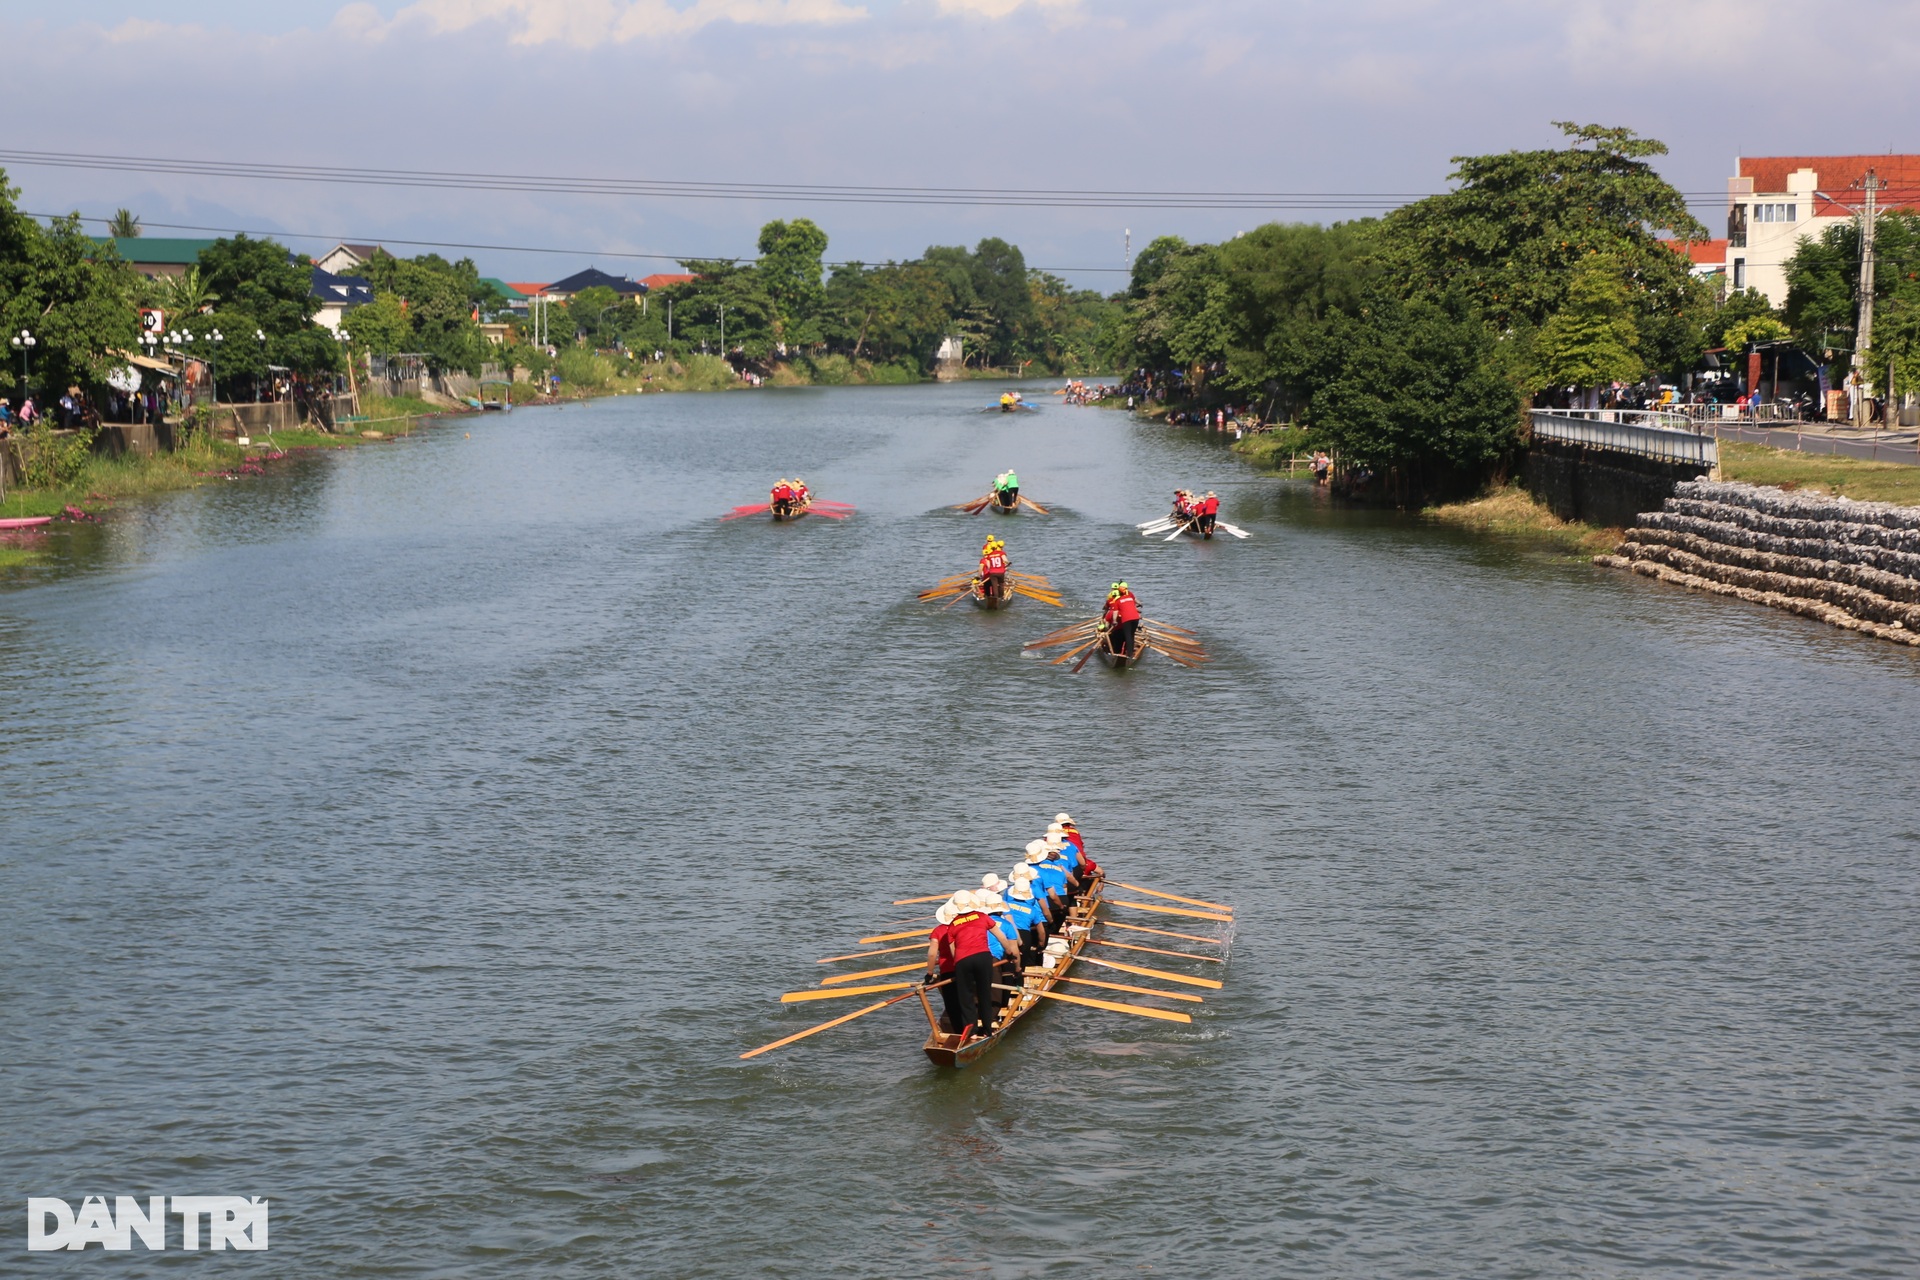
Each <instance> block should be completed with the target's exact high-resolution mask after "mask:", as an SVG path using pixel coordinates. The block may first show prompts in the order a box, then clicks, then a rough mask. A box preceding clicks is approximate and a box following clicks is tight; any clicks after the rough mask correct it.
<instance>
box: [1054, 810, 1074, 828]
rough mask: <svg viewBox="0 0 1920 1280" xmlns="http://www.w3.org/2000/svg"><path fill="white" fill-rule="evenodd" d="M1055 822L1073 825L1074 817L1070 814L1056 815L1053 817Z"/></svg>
mask: <svg viewBox="0 0 1920 1280" xmlns="http://www.w3.org/2000/svg"><path fill="white" fill-rule="evenodd" d="M1053 820H1054V821H1055V822H1059V823H1063V824H1065V825H1067V826H1072V825H1073V815H1072V814H1070V813H1056V814H1054V815H1053Z"/></svg>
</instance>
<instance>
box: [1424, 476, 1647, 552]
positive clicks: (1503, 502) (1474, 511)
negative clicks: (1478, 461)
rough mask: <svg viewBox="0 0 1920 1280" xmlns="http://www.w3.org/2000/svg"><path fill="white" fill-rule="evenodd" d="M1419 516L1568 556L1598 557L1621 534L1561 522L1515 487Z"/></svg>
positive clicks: (1434, 508) (1575, 522)
mask: <svg viewBox="0 0 1920 1280" xmlns="http://www.w3.org/2000/svg"><path fill="white" fill-rule="evenodd" d="M1420 514H1421V516H1422V518H1424V519H1427V520H1431V521H1433V522H1434V523H1436V524H1443V525H1448V526H1450V527H1452V528H1455V529H1467V530H1471V531H1472V532H1474V533H1486V534H1493V535H1495V536H1497V537H1503V538H1511V539H1514V540H1515V541H1519V542H1525V543H1530V544H1532V545H1535V546H1540V547H1545V548H1547V549H1550V550H1554V551H1559V552H1563V553H1565V554H1567V555H1574V556H1581V557H1586V556H1593V555H1599V554H1601V553H1602V552H1607V551H1612V550H1613V549H1614V548H1615V547H1616V546H1618V545H1620V537H1621V533H1620V530H1618V529H1603V528H1600V527H1598V526H1596V525H1590V524H1583V523H1581V522H1580V521H1578V520H1562V519H1561V518H1560V517H1559V516H1556V515H1554V514H1553V512H1551V511H1549V510H1548V509H1547V507H1546V504H1545V503H1543V502H1541V501H1540V500H1539V499H1537V498H1535V497H1534V496H1533V495H1532V494H1530V493H1528V492H1527V491H1526V490H1525V489H1522V488H1521V487H1519V486H1518V485H1510V484H1509V485H1500V486H1498V487H1496V488H1493V489H1491V490H1489V491H1488V492H1486V493H1484V494H1482V495H1481V496H1480V497H1477V498H1471V499H1468V500H1466V501H1464V502H1447V503H1441V504H1440V505H1438V506H1431V507H1428V508H1426V509H1425V510H1424V511H1422V512H1421V513H1420Z"/></svg>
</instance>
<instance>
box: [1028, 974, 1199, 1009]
mask: <svg viewBox="0 0 1920 1280" xmlns="http://www.w3.org/2000/svg"><path fill="white" fill-rule="evenodd" d="M1054 981H1055V982H1078V983H1080V984H1081V985H1083V986H1088V987H1105V988H1106V989H1107V990H1108V991H1131V992H1132V993H1133V994H1134V995H1137V996H1159V997H1160V998H1161V999H1162V1000H1185V1001H1188V1002H1190V1003H1192V1004H1204V1003H1205V1002H1206V997H1205V996H1190V995H1188V994H1187V993H1186V992H1184V991H1155V990H1154V989H1153V988H1152V987H1131V986H1128V985H1127V984H1126V983H1124V982H1102V981H1100V979H1098V978H1072V977H1068V976H1067V975H1066V974H1061V975H1060V976H1059V977H1058V978H1055V979H1054Z"/></svg>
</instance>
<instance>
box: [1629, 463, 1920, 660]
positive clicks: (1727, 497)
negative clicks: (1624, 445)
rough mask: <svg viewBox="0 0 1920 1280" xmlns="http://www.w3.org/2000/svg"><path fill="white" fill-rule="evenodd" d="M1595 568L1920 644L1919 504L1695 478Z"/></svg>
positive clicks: (1679, 487)
mask: <svg viewBox="0 0 1920 1280" xmlns="http://www.w3.org/2000/svg"><path fill="white" fill-rule="evenodd" d="M1594 563H1595V564H1602V565H1607V566H1609V567H1612V568H1616V569H1629V570H1631V571H1633V572H1634V573H1639V574H1644V575H1646V576H1647V577H1650V578H1658V579H1660V580H1661V581H1663V582H1672V583H1676V584H1678V585H1680V586H1684V587H1689V588H1692V589H1694V590H1698V591H1711V592H1714V593H1715V594H1718V595H1728V596H1735V597H1738V598H1739V599H1742V600H1748V601H1751V602H1753V603H1755V604H1765V605H1771V606H1773V607H1774V608H1776V609H1785V610H1788V611H1789V612H1792V613H1797V614H1800V615H1801V616H1803V617H1808V618H1817V619H1819V620H1820V621H1822V622H1828V623H1832V624H1833V625H1834V626H1837V627H1845V628H1846V629H1848V630H1849V631H1860V632H1864V633H1866V634H1868V635H1873V636H1878V637H1880V638H1881V639H1883V640H1892V641H1895V642H1896V643H1899V644H1907V645H1915V646H1920V507H1897V506H1893V505H1892V504H1890V503H1885V502H1855V501H1853V500H1852V499H1850V498H1835V497H1829V496H1828V495H1826V494H1814V493H1788V492H1786V491H1785V490H1781V489H1769V488H1762V487H1760V486H1756V485H1745V484H1727V483H1723V482H1718V481H1710V480H1690V481H1687V482H1685V483H1682V484H1679V485H1676V486H1675V487H1674V496H1673V497H1671V498H1669V499H1668V500H1667V501H1666V503H1665V504H1664V505H1663V506H1662V508H1661V509H1660V510H1659V511H1650V512H1647V513H1645V514H1643V515H1641V516H1640V517H1639V519H1638V520H1637V521H1636V522H1635V524H1634V526H1633V527H1632V528H1630V529H1629V530H1627V536H1626V540H1625V541H1624V542H1622V543H1621V544H1620V546H1619V548H1618V549H1617V551H1616V553H1615V554H1613V555H1606V556H1595V557H1594Z"/></svg>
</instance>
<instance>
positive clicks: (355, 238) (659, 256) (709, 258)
mask: <svg viewBox="0 0 1920 1280" xmlns="http://www.w3.org/2000/svg"><path fill="white" fill-rule="evenodd" d="M26 216H27V217H29V218H45V219H48V220H51V219H53V218H63V217H68V216H75V217H78V218H79V219H80V221H82V222H98V223H102V224H105V223H109V222H112V221H113V219H111V218H101V217H94V216H91V215H88V214H76V215H68V214H54V213H28V214H27V215H26ZM140 225H141V226H142V227H152V228H155V229H157V230H161V231H210V232H212V233H214V234H215V235H223V236H255V237H264V238H271V239H275V240H319V241H322V242H324V243H330V244H378V245H390V244H397V245H404V246H406V247H407V248H409V249H464V250H479V251H481V252H486V253H553V254H565V255H570V256H573V257H578V258H636V259H645V260H648V261H655V262H732V263H754V262H758V261H759V259H758V258H738V257H730V256H728V255H727V254H724V253H638V252H634V251H631V250H626V249H560V248H555V247H553V246H551V245H526V244H468V243H463V242H461V241H458V240H401V239H396V238H395V237H393V236H369V235H322V234H320V233H319V232H316V231H259V230H254V229H252V228H248V227H205V226H197V225H194V224H192V223H185V222H148V221H147V220H146V219H144V218H142V219H141V220H140ZM823 265H825V266H829V267H850V266H854V265H856V264H855V263H854V262H853V261H851V260H849V261H846V262H828V263H824V264H823ZM858 265H860V266H866V267H873V266H880V265H881V264H880V263H877V262H861V263H858ZM1027 269H1028V270H1029V271H1057V272H1062V273H1065V272H1081V271H1100V272H1113V273H1117V274H1120V275H1125V274H1128V270H1127V268H1125V267H1038V266H1029V267H1028V268H1027Z"/></svg>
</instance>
